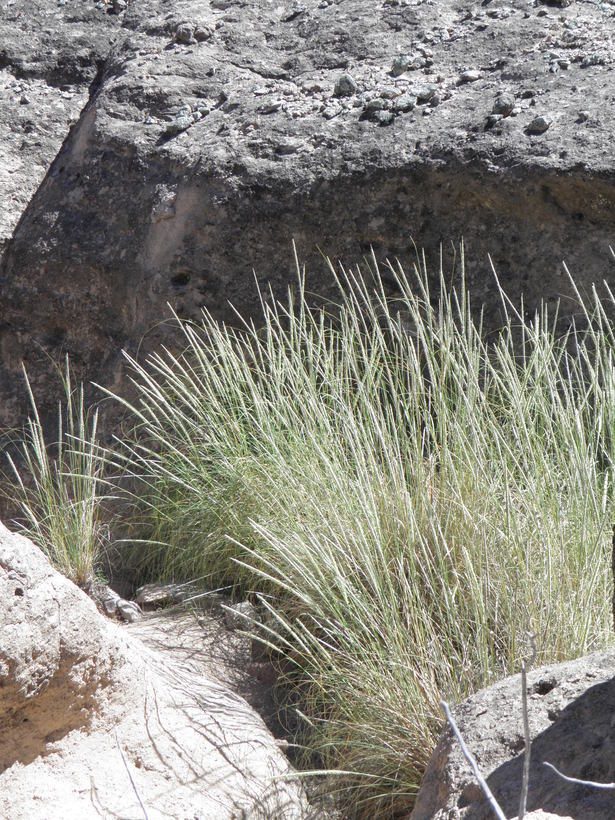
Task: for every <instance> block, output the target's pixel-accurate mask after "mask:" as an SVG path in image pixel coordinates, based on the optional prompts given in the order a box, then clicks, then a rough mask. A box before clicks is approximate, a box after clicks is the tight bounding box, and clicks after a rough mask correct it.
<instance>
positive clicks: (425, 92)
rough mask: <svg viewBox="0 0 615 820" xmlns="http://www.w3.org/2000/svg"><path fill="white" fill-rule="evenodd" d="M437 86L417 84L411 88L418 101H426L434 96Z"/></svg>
mask: <svg viewBox="0 0 615 820" xmlns="http://www.w3.org/2000/svg"><path fill="white" fill-rule="evenodd" d="M437 90H438V87H437V86H436V85H429V84H426V85H418V86H416V87H415V88H413V89H412V93H413V94H415V95H416V101H417V102H418V103H426V102H429V100H431V98H432V97H433V96H434V94H435V93H436V91H437Z"/></svg>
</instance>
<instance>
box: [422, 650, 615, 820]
mask: <svg viewBox="0 0 615 820" xmlns="http://www.w3.org/2000/svg"><path fill="white" fill-rule="evenodd" d="M528 692H529V698H528V715H529V724H530V734H531V737H532V750H531V766H530V779H529V793H528V800H527V806H528V810H529V811H537V810H539V809H542V810H543V811H544V812H547V813H548V815H549V816H550V815H557V816H561V817H564V816H566V817H568V816H569V817H575V818H583V820H606V818H610V817H613V816H614V814H615V812H614V808H613V807H614V806H615V796H614V793H613V791H605V790H601V789H595V788H589V787H586V786H579V785H574V784H570V783H567V782H564V781H563V780H562V779H561V778H559V777H558V776H557V775H556V774H555V773H554V772H553V771H552V770H551V769H550V768H548V767H547V766H545V765H544V762H545V761H546V762H548V763H551V764H552V765H553V766H555V767H556V768H557V769H558V770H559V771H561V772H562V773H563V774H565V775H567V776H569V777H574V778H577V779H580V780H586V781H593V782H599V783H613V782H614V781H615V735H614V733H613V716H614V715H615V651H612V650H611V651H609V652H604V653H595V654H592V655H588V656H587V657H584V658H580V659H579V660H575V661H570V662H567V663H561V664H558V665H555V666H545V667H543V668H542V669H537V670H535V671H533V672H530V673H529V674H528ZM453 713H454V716H455V720H456V723H457V725H458V727H459V729H460V732H461V735H462V736H463V738H464V740H465V742H466V744H467V746H468V747H469V749H470V751H471V752H472V754H473V755H474V757H475V759H476V761H477V763H478V766H479V769H480V771H481V773H482V774H483V776H484V777H485V779H486V780H487V783H488V785H489V788H490V789H491V791H492V792H493V794H494V796H495V798H496V800H497V801H498V803H499V804H500V806H501V808H502V810H503V812H504V814H505V816H506V817H514V816H516V815H517V812H518V809H519V796H520V792H521V780H522V768H523V749H524V739H523V723H522V709H521V682H520V676H519V675H515V676H514V677H510V678H507V679H506V680H503V681H500V682H499V683H497V684H495V685H494V686H491V687H489V688H488V689H483V690H482V691H480V692H478V693H477V694H476V695H474V696H473V697H471V698H469V699H468V700H467V701H465V702H464V703H462V704H460V705H459V706H457V707H456V708H455V709H454V710H453ZM543 816H544V815H543ZM411 817H412V820H453V819H454V818H456V820H490V819H491V818H492V817H493V813H492V811H491V809H490V807H489V804H488V803H487V800H486V799H485V797H484V795H483V793H482V791H481V789H480V787H479V785H478V783H477V782H476V780H475V779H474V776H473V774H472V770H471V769H470V767H469V765H468V763H467V762H466V760H465V758H464V757H463V754H462V752H461V749H460V747H459V744H458V743H457V740H456V739H455V737H454V735H453V732H452V730H451V729H450V727H447V728H445V729H444V731H443V733H442V736H441V738H440V741H439V743H438V745H437V747H436V749H435V751H434V753H433V755H432V758H431V761H430V763H429V765H428V767H427V770H426V772H425V776H424V778H423V784H422V787H421V791H420V792H419V795H418V798H417V802H416V806H415V808H414V811H413V812H412V815H411Z"/></svg>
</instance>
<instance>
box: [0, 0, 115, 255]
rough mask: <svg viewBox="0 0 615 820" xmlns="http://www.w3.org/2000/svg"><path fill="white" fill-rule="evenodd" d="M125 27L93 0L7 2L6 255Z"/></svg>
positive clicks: (1, 3)
mask: <svg viewBox="0 0 615 820" xmlns="http://www.w3.org/2000/svg"><path fill="white" fill-rule="evenodd" d="M101 5H102V4H101ZM119 25H120V18H119V17H118V16H117V15H109V14H105V13H104V11H103V10H102V9H100V8H97V7H96V6H95V4H94V3H93V2H68V3H58V2H54V1H51V2H50V1H49V0H27V1H26V2H21V0H20V1H19V2H15V0H13V2H11V0H0V144H1V145H2V148H1V149H0V202H1V203H2V205H1V207H0V254H1V253H2V250H3V247H4V245H5V244H6V241H7V240H8V239H10V237H11V234H12V232H13V229H14V228H15V226H16V224H17V222H18V220H19V217H20V216H21V214H22V212H23V211H24V209H25V207H26V205H27V204H28V202H29V201H30V199H31V197H32V195H33V194H34V193H35V192H36V189H37V188H38V186H39V185H40V183H41V182H42V181H43V179H44V177H45V174H46V173H47V170H48V169H49V166H50V164H51V162H52V160H53V158H54V157H55V156H56V154H57V153H58V151H59V149H60V147H61V146H62V143H63V141H64V139H65V138H66V135H67V134H68V131H69V129H70V126H71V125H73V124H74V123H75V122H77V120H78V119H79V115H80V114H81V111H82V110H83V107H84V105H85V104H86V102H87V100H88V96H89V89H90V88H91V87H92V88H93V87H95V84H96V78H97V75H98V72H99V71H100V70H101V69H102V66H103V64H104V61H105V58H106V56H107V54H108V53H109V50H110V48H111V45H112V43H113V42H114V41H115V36H116V31H117V29H118V28H119Z"/></svg>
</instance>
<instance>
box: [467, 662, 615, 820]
mask: <svg viewBox="0 0 615 820" xmlns="http://www.w3.org/2000/svg"><path fill="white" fill-rule="evenodd" d="M549 717H550V718H551V719H552V720H553V723H552V725H551V726H550V727H549V728H548V729H545V730H544V731H543V732H541V733H540V734H539V735H537V736H536V737H535V738H534V740H533V741H532V752H531V766H530V781H529V791H528V799H527V810H528V811H534V810H536V809H543V811H545V812H551V813H553V814H560V815H566V816H572V817H575V818H583V820H610V818H613V817H615V791H610V790H609V791H607V790H603V789H596V788H591V787H588V786H581V785H577V784H571V783H567V782H566V781H564V780H562V779H561V778H560V777H558V776H557V774H556V773H555V772H554V771H552V770H551V769H549V768H548V767H547V766H545V765H544V761H547V762H549V763H551V764H552V765H553V766H555V767H556V768H557V769H559V771H561V772H562V773H563V774H565V775H567V776H569V777H574V778H577V779H581V780H592V781H594V782H600V783H612V782H613V781H615V678H612V679H611V680H608V681H606V682H604V683H598V684H596V685H595V686H592V687H590V688H589V689H587V691H585V692H584V693H583V694H582V695H581V696H580V697H578V698H576V699H575V700H574V701H572V702H571V703H569V704H568V706H566V707H565V708H564V709H562V711H561V712H559V713H558V714H552V715H550V716H549ZM522 770H523V753H521V754H519V755H517V757H515V758H514V759H513V760H510V761H507V762H506V763H504V764H502V765H501V766H499V767H498V768H497V769H495V770H494V771H493V772H492V773H491V775H490V776H489V777H488V778H487V783H488V785H489V788H490V789H491V791H492V792H493V794H494V795H495V797H496V800H497V801H498V803H499V804H500V806H501V808H502V811H503V812H504V814H505V815H506V816H507V817H514V816H516V815H517V812H518V809H519V796H520V790H521V781H522ZM458 807H459V809H461V810H462V816H463V818H464V820H491V818H492V817H493V813H492V811H491V809H490V808H489V805H488V803H487V801H486V799H485V798H484V796H483V794H482V792H480V789H479V787H478V785H476V786H475V787H474V786H472V787H471V788H466V789H465V790H464V792H463V793H462V796H461V798H460V800H459V802H458ZM464 809H465V810H464Z"/></svg>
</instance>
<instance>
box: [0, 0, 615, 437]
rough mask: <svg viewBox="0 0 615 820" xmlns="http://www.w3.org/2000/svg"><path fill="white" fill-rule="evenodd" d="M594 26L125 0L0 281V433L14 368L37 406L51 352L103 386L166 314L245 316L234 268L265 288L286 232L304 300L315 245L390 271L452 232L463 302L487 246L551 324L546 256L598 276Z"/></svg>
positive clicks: (557, 276)
mask: <svg viewBox="0 0 615 820" xmlns="http://www.w3.org/2000/svg"><path fill="white" fill-rule="evenodd" d="M19 5H20V10H21V12H20V13H22V14H25V15H26V16H27V14H28V9H29V7H30V6H32V7H33V8H34V7H36V8H38V6H37V5H36V4H35V3H33V2H32V0H23V2H21V3H20V4H19ZM92 5H93V4H92ZM40 7H41V8H43V7H44V8H45V9H46V10H47V11H49V10H50V9H51V8H53V9H55V8H56V3H55V0H48V2H47V3H42V2H41V3H40ZM77 7H78V8H79V9H83V8H86V7H88V3H87V2H77V0H67V2H66V5H65V6H64V7H63V8H64V11H62V14H63V15H69V14H71V13H72V14H74V13H75V10H76V8H77ZM11 8H12V7H11ZM97 13H99V17H98V18H96V20H97V22H94V17H92V19H91V23H92V26H93V28H94V29H96V27H97V26H98V25H100V26H102V25H104V26H108V25H109V23H108V20H109V15H107V14H105V13H104V12H102V11H99V12H97ZM88 14H94V11H93V10H92V9H89V11H88ZM614 15H615V6H614V5H613V3H612V2H611V1H610V0H608V1H605V2H601V3H595V2H593V0H577V1H576V2H574V3H572V4H563V3H559V4H558V3H543V2H534V0H530V2H528V0H507V2H503V0H492V2H489V3H486V4H484V5H476V4H474V3H471V2H469V0H458V2H450V1H449V0H302V2H301V3H297V2H295V0H292V2H290V0H284V1H281V2H269V0H207V1H205V0H178V1H177V2H173V3H169V2H167V0H131V3H130V4H129V6H128V8H127V10H126V11H125V12H123V13H122V14H121V22H120V28H119V29H117V32H116V38H115V44H114V47H113V49H112V50H111V51H110V53H109V55H108V57H107V60H106V62H105V64H104V69H103V70H102V72H101V75H100V82H97V83H96V84H95V85H94V87H92V88H91V94H90V97H89V100H88V102H87V104H86V106H85V108H84V110H83V112H82V114H81V116H80V119H79V122H78V123H77V124H76V125H75V126H74V127H73V128H72V130H71V132H70V135H69V136H68V138H67V140H66V141H65V143H64V145H63V147H62V150H61V151H60V152H59V154H58V156H57V157H56V159H55V160H54V162H53V163H52V165H51V167H50V169H49V173H48V175H47V177H46V178H45V180H44V182H43V184H42V185H41V187H40V188H39V190H38V191H37V193H36V195H35V196H34V198H33V199H32V201H31V203H30V205H29V206H28V208H27V210H26V212H25V213H24V215H23V218H22V219H21V221H20V224H19V226H18V228H17V230H16V232H15V235H14V238H13V240H12V242H11V244H10V246H9V248H8V249H7V251H6V254H5V258H4V263H3V265H2V268H1V269H0V286H1V293H2V306H1V315H0V351H1V357H0V360H1V361H2V368H1V369H0V394H1V395H2V397H3V398H2V403H1V406H0V422H2V421H8V420H10V421H11V422H12V423H14V421H15V419H16V418H20V417H21V415H22V405H21V404H20V403H19V401H18V399H17V396H19V395H20V394H21V393H22V390H21V384H20V380H19V379H16V378H15V376H16V374H17V373H18V371H19V367H20V362H21V360H22V359H24V360H25V362H26V364H27V366H28V369H29V372H30V374H31V377H32V380H33V382H34V387H35V389H36V390H37V392H38V393H39V394H42V395H43V396H45V395H47V394H49V393H50V392H53V393H54V394H55V388H54V390H53V391H52V390H51V387H50V386H49V384H48V376H47V374H48V373H49V372H50V368H49V361H48V358H47V354H51V355H52V356H53V357H58V356H59V355H60V354H62V353H64V352H66V351H68V352H70V353H71V355H72V358H73V362H74V364H75V367H76V369H77V371H78V375H83V376H86V375H87V377H88V378H95V379H97V380H98V381H102V382H104V383H106V384H108V385H112V386H114V387H120V386H121V367H120V350H121V349H122V348H127V349H128V350H130V351H131V352H133V353H134V352H136V350H137V349H138V348H139V345H140V343H141V342H142V340H143V344H141V347H140V348H139V349H140V351H141V352H142V353H143V352H144V351H146V350H147V349H148V347H150V346H151V345H153V344H155V343H156V342H158V341H159V340H160V339H161V338H164V337H165V334H167V333H168V327H167V326H165V325H161V324H160V322H161V320H163V319H164V318H165V317H166V316H168V309H167V307H166V304H167V302H170V303H171V304H172V305H174V306H175V307H176V309H177V310H178V311H179V313H180V314H182V315H185V316H193V315H195V314H197V313H198V310H199V308H200V306H201V305H206V306H207V307H208V308H209V309H210V310H212V311H213V312H214V313H215V314H216V315H219V316H221V317H223V318H232V316H233V314H232V313H231V311H230V310H229V308H228V305H227V300H231V301H232V302H233V303H234V304H235V305H237V306H238V307H239V308H240V309H241V310H243V311H248V312H250V311H252V310H254V308H255V306H256V305H257V300H256V299H255V288H254V283H253V273H252V271H253V269H254V270H255V271H256V274H257V277H258V278H259V280H260V281H261V282H262V283H269V284H271V285H272V287H273V289H274V291H275V292H276V293H278V294H279V293H281V292H283V291H284V290H285V288H286V286H287V284H288V283H289V282H292V281H293V279H294V275H295V274H294V269H293V268H294V264H293V259H292V252H291V240H292V239H295V240H296V243H297V248H298V253H299V257H300V259H301V260H304V261H306V263H307V266H308V270H309V279H308V283H309V287H311V288H312V289H314V290H320V291H321V292H325V293H327V292H330V290H331V276H330V274H329V273H328V271H327V268H326V266H325V264H324V263H323V260H322V258H321V257H320V255H319V250H318V249H319V248H322V249H323V250H324V251H326V252H327V253H328V254H329V255H330V256H332V257H333V258H334V259H338V258H339V259H341V260H343V261H344V262H346V263H351V262H354V261H356V260H357V258H358V257H360V255H361V254H362V253H368V252H369V249H370V247H373V248H374V251H375V253H376V255H377V256H378V258H380V259H383V258H385V257H387V256H400V257H401V258H402V259H404V260H406V261H408V262H409V261H411V259H412V258H413V253H414V252H413V245H412V240H413V239H414V240H416V242H417V244H418V245H419V246H425V247H426V248H427V252H428V259H429V260H430V262H431V263H432V266H433V265H435V264H436V263H437V258H438V254H439V246H440V243H443V245H444V248H445V257H446V258H445V267H446V268H447V269H449V268H452V264H453V263H452V257H453V254H452V251H451V250H450V243H451V242H458V241H459V240H460V239H461V238H462V237H463V238H464V239H465V243H466V252H467V258H468V260H469V271H468V278H467V281H468V284H469V285H470V286H471V288H472V290H473V293H474V301H475V303H479V302H480V301H482V300H483V299H485V300H487V302H489V301H490V300H491V299H492V297H493V294H494V292H495V290H496V288H495V284H494V279H493V276H492V273H491V271H490V266H489V262H488V258H487V255H488V253H490V254H491V255H492V258H493V262H494V264H495V267H496V268H497V270H498V273H499V276H500V279H501V282H502V284H503V285H504V287H505V288H506V289H507V290H508V291H509V293H510V294H511V295H512V296H513V298H514V297H517V296H518V295H519V294H520V293H521V292H523V293H524V294H525V303H526V305H527V307H528V310H533V307H534V306H535V305H536V304H537V302H538V301H539V300H540V298H541V297H546V299H547V301H549V302H550V303H554V302H555V300H556V299H557V298H558V297H560V296H563V298H564V305H563V309H564V311H567V312H574V310H575V304H574V300H572V299H570V298H569V297H570V296H571V289H570V287H569V284H568V282H567V279H566V277H565V276H564V275H563V273H562V266H561V260H563V259H565V260H567V262H568V264H569V266H570V268H571V270H572V271H573V272H574V273H575V274H576V275H577V277H578V278H579V282H580V284H581V285H582V286H585V287H587V286H589V284H590V283H591V282H593V281H594V280H600V279H602V278H603V277H604V276H607V277H608V276H610V274H611V272H612V271H613V266H614V265H615V262H613V259H612V258H611V256H610V254H609V243H611V242H613V235H614V229H615V216H614V214H615V208H614V205H615V185H614V184H613V159H612V156H613V155H612V151H611V148H610V139H611V134H612V132H613V127H614V125H615V122H614V120H615V113H614V109H613V106H612V105H611V98H612V96H613V94H614V88H615V85H614V82H613V76H614V75H613V59H614V58H613V54H614V53H615V51H614V50H613V48H612V42H611V39H612V31H613V23H614V20H615V18H614ZM114 20H115V18H114ZM113 25H117V24H116V23H115V22H114V23H113ZM52 28H54V27H53V26H52ZM56 29H57V26H56V27H55V28H54V30H56ZM58 30H59V29H58ZM50 36H53V35H50ZM58 37H60V35H59V34H58ZM23 39H24V38H17V39H16V41H15V42H16V44H15V46H14V49H13V50H12V51H10V52H7V56H5V57H4V58H3V63H4V64H5V71H8V72H9V73H10V74H11V75H15V74H17V75H19V73H20V71H22V69H21V68H20V65H21V62H23V59H25V58H23V59H22V56H21V52H20V48H26V46H24V45H23ZM5 50H6V49H5ZM86 50H87V49H86ZM0 53H1V52H0ZM89 53H90V52H88V54H89ZM88 60H90V58H89V57H88ZM86 62H87V60H86ZM89 64H90V63H89ZM14 105H15V101H13V107H14ZM488 318H489V321H490V322H492V323H494V322H497V318H496V317H495V316H494V315H488ZM144 337H145V338H144Z"/></svg>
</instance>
